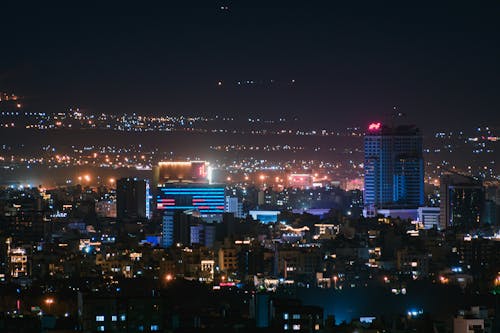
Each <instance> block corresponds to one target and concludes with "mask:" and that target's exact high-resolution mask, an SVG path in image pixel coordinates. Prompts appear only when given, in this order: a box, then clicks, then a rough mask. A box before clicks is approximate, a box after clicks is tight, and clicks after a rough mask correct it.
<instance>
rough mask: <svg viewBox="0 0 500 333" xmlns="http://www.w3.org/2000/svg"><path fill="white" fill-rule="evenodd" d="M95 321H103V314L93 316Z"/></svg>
mask: <svg viewBox="0 0 500 333" xmlns="http://www.w3.org/2000/svg"><path fill="white" fill-rule="evenodd" d="M95 321H104V316H95Z"/></svg>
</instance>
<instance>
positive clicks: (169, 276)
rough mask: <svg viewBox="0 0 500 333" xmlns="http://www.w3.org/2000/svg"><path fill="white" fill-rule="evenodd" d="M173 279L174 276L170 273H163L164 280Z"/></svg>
mask: <svg viewBox="0 0 500 333" xmlns="http://www.w3.org/2000/svg"><path fill="white" fill-rule="evenodd" d="M173 279H174V277H173V276H172V274H167V275H165V280H167V281H172V280H173Z"/></svg>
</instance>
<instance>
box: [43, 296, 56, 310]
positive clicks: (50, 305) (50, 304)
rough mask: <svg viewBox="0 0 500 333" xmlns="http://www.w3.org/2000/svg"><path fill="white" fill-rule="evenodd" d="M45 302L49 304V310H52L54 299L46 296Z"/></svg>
mask: <svg viewBox="0 0 500 333" xmlns="http://www.w3.org/2000/svg"><path fill="white" fill-rule="evenodd" d="M45 304H47V306H48V307H49V312H51V311H50V309H51V308H52V304H54V299H53V298H51V297H49V298H46V299H45Z"/></svg>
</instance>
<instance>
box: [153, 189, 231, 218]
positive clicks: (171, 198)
mask: <svg viewBox="0 0 500 333" xmlns="http://www.w3.org/2000/svg"><path fill="white" fill-rule="evenodd" d="M156 199H157V203H156V206H157V207H156V208H157V209H158V210H164V211H175V210H190V209H196V210H198V211H199V212H200V214H201V216H205V217H208V216H210V215H219V214H222V213H224V208H225V200H226V197H225V187H224V186H221V185H208V184H207V185H202V184H196V185H194V184H185V185H184V184H182V183H178V184H175V185H173V184H167V185H163V186H161V185H160V186H159V187H158V196H157V198H156Z"/></svg>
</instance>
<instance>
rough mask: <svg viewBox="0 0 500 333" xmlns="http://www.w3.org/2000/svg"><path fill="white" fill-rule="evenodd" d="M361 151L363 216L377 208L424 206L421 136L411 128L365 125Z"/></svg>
mask: <svg viewBox="0 0 500 333" xmlns="http://www.w3.org/2000/svg"><path fill="white" fill-rule="evenodd" d="M364 148H365V164H364V168H365V191H364V206H365V216H372V215H374V214H376V211H377V210H378V209H408V208H410V209H416V208H417V207H419V206H421V205H423V203H424V162H423V158H422V135H421V134H420V131H419V130H418V129H417V128H416V127H414V126H397V127H388V126H384V125H382V124H380V123H373V124H371V125H370V126H369V128H368V132H367V133H366V135H365V139H364Z"/></svg>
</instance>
